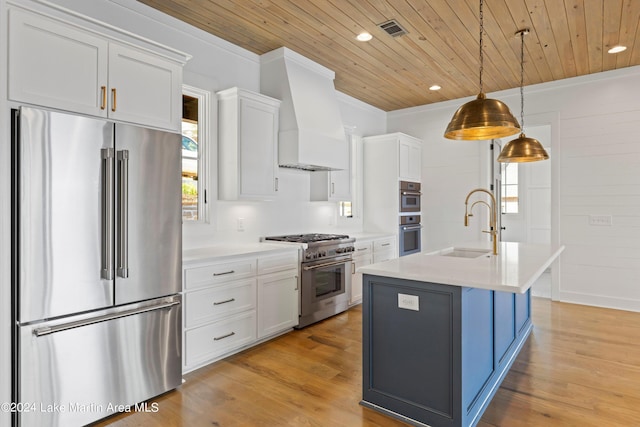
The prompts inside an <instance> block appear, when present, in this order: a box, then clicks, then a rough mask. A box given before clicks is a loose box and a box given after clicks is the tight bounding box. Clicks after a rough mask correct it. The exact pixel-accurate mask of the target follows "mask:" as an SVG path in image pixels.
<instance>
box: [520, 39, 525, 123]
mask: <svg viewBox="0 0 640 427" xmlns="http://www.w3.org/2000/svg"><path fill="white" fill-rule="evenodd" d="M526 33H527V30H522V31H521V32H520V39H521V43H520V129H521V131H522V133H524V35H525V34H526Z"/></svg>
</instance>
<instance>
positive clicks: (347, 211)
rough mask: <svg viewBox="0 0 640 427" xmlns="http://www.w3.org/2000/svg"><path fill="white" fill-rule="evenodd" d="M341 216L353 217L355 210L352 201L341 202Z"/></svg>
mask: <svg viewBox="0 0 640 427" xmlns="http://www.w3.org/2000/svg"><path fill="white" fill-rule="evenodd" d="M339 208H340V216H341V217H345V218H353V211H352V210H351V202H340V204H339Z"/></svg>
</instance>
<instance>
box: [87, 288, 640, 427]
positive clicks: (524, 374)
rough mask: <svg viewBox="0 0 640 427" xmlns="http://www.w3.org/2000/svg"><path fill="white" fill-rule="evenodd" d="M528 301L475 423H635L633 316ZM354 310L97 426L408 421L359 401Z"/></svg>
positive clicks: (639, 318) (638, 349)
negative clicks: (515, 344) (510, 354)
mask: <svg viewBox="0 0 640 427" xmlns="http://www.w3.org/2000/svg"><path fill="white" fill-rule="evenodd" d="M532 301H533V302H532V308H533V310H532V311H533V313H532V314H533V323H534V330H533V333H532V335H531V336H530V337H529V339H528V340H527V342H526V344H525V346H524V347H523V349H522V351H521V353H520V355H519V356H518V358H517V359H516V361H515V362H514V364H513V367H512V368H511V371H510V372H509V374H508V375H507V376H506V378H505V380H504V382H503V383H502V386H501V387H500V389H499V390H498V392H497V393H496V395H495V397H494V398H493V401H492V402H491V404H490V406H489V407H488V408H487V410H486V412H485V414H484V416H483V417H482V419H481V421H480V423H479V424H478V426H479V427H489V426H509V427H518V426H527V427H530V426H545V427H546V426H580V427H585V426H600V427H602V426H607V427H609V426H640V313H632V312H625V311H618V310H608V309H602V308H596V307H587V306H580V305H572V304H563V303H556V302H550V301H549V300H546V299H540V298H534V299H533V300H532ZM361 315H362V312H361V309H360V307H356V308H353V309H351V310H349V311H347V312H345V313H342V314H340V315H337V316H334V317H333V318H331V319H328V320H326V321H323V322H320V323H317V324H315V325H312V326H310V327H307V328H305V329H302V330H299V331H293V332H290V333H288V334H286V335H283V336H281V337H278V338H276V339H274V340H272V341H269V342H267V343H264V344H262V345H259V346H256V347H253V348H251V349H248V350H246V351H244V352H242V353H239V354H236V355H234V356H231V357H229V358H227V359H225V360H222V361H219V362H217V363H214V364H212V365H209V366H207V367H204V368H201V369H199V370H197V371H195V372H192V373H190V374H188V375H186V376H185V379H186V382H185V383H184V384H183V385H182V386H181V387H180V388H179V389H178V390H177V391H172V392H169V393H166V394H165V395H163V396H160V397H159V398H156V399H154V400H153V401H152V402H156V403H157V408H158V411H157V412H155V413H153V412H150V413H131V414H120V415H116V416H113V417H111V418H108V419H106V420H104V421H103V422H100V423H97V424H95V426H96V427H97V426H100V427H103V426H107V425H108V426H110V427H132V426H144V427H153V426H163V427H164V426H185V427H186V426H188V427H200V426H202V427H205V426H222V427H231V426H269V427H271V426H296V427H301V426H319V427H325V426H332V427H333V426H345V427H351V426H372V427H373V426H385V427H387V426H388V427H393V426H406V424H404V423H402V422H400V421H397V420H394V419H392V418H389V417H387V416H384V415H381V414H378V413H377V412H375V411H372V410H370V409H367V408H363V407H362V406H360V405H359V404H358V402H359V400H360V398H361V396H362V393H361V378H362V375H361V353H362V352H361V327H362V322H361Z"/></svg>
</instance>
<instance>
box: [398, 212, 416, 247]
mask: <svg viewBox="0 0 640 427" xmlns="http://www.w3.org/2000/svg"><path fill="white" fill-rule="evenodd" d="M421 234H422V225H420V215H404V216H401V217H400V232H399V234H398V235H399V243H400V256H405V255H409V254H414V253H417V252H420V250H421V240H422V239H421Z"/></svg>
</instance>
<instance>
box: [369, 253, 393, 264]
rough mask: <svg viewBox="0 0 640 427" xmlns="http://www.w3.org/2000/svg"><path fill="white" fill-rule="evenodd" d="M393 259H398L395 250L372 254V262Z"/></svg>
mask: <svg viewBox="0 0 640 427" xmlns="http://www.w3.org/2000/svg"><path fill="white" fill-rule="evenodd" d="M394 258H398V254H397V253H396V251H395V250H392V251H391V250H386V251H379V252H374V253H373V262H374V263H376V262H382V261H388V260H390V259H394Z"/></svg>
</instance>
